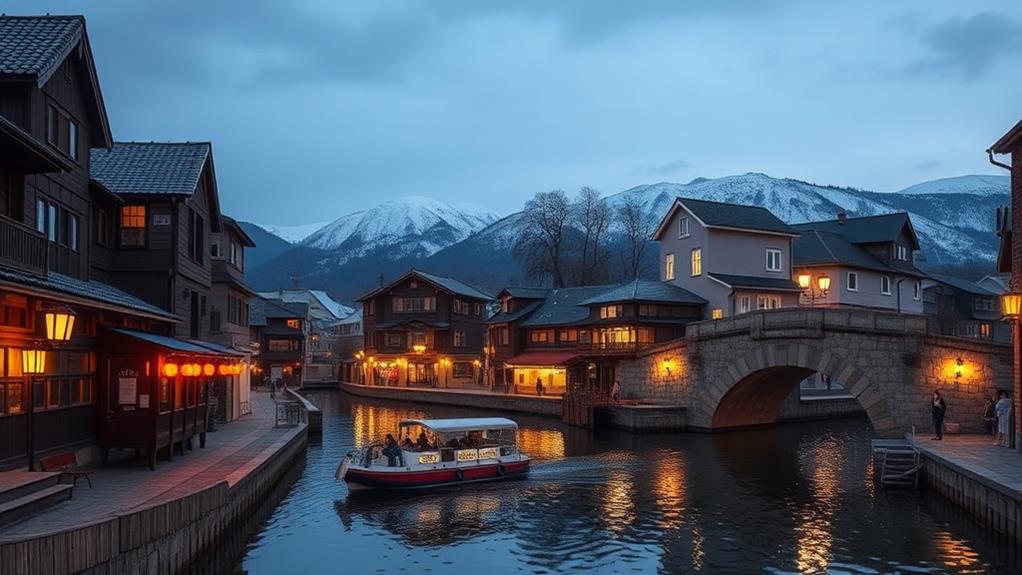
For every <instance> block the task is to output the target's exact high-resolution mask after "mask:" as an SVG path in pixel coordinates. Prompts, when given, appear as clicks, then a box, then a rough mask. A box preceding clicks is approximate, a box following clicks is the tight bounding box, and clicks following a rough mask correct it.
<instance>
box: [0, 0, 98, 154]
mask: <svg viewBox="0 0 1022 575" xmlns="http://www.w3.org/2000/svg"><path fill="white" fill-rule="evenodd" d="M76 48H77V49H78V55H79V56H80V58H81V60H80V64H81V70H82V72H83V79H84V80H85V83H86V84H88V87H87V90H88V91H87V94H86V100H87V101H88V103H89V105H90V107H91V110H90V113H91V114H92V116H93V120H94V121H95V123H96V126H95V127H94V129H93V130H92V135H93V136H94V138H95V139H94V140H93V141H92V142H91V144H92V145H93V146H95V147H107V146H110V144H111V143H112V142H113V137H112V136H111V135H110V121H109V119H108V118H107V115H106V106H105V105H104V104H103V94H102V92H101V91H100V86H99V78H98V76H97V74H96V66H95V63H94V62H93V59H92V49H91V48H90V47H89V37H88V34H87V33H86V31H85V18H84V17H83V16H7V15H0V78H12V79H25V80H34V81H35V83H36V85H37V86H38V87H39V88H42V87H43V86H44V85H46V82H48V81H49V79H50V77H51V76H52V75H53V73H54V72H55V71H56V70H57V69H58V68H59V67H60V64H61V63H62V62H64V60H66V59H67V58H68V56H71V55H72V54H73V53H74V52H75V49H76Z"/></svg>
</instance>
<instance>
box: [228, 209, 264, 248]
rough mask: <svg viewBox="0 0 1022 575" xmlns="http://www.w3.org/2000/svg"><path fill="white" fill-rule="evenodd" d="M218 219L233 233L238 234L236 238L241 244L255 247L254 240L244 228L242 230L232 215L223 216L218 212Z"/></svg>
mask: <svg viewBox="0 0 1022 575" xmlns="http://www.w3.org/2000/svg"><path fill="white" fill-rule="evenodd" d="M220 220H221V221H223V223H224V225H226V226H227V227H228V228H229V229H230V230H231V232H232V233H234V235H236V236H238V238H240V239H241V244H242V245H244V246H245V247H246V248H254V247H256V244H255V240H253V239H252V237H251V236H249V235H248V234H247V233H245V230H243V229H242V228H241V226H239V225H238V221H237V220H235V219H234V218H232V217H229V216H225V215H223V214H220Z"/></svg>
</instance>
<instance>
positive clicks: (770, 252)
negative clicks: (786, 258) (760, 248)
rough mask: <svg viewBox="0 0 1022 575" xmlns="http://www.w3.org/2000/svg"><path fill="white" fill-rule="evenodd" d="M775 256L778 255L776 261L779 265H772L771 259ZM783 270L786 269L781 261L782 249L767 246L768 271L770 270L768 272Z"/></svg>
mask: <svg viewBox="0 0 1022 575" xmlns="http://www.w3.org/2000/svg"><path fill="white" fill-rule="evenodd" d="M774 257H776V259H777V262H776V263H777V267H770V264H771V260H772V259H774ZM783 270H784V266H783V264H782V262H781V250H779V249H777V248H767V249H766V271H768V272H779V271H783Z"/></svg>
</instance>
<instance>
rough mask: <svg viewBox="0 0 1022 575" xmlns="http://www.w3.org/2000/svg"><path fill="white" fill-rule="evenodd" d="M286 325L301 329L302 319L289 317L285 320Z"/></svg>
mask: <svg viewBox="0 0 1022 575" xmlns="http://www.w3.org/2000/svg"><path fill="white" fill-rule="evenodd" d="M287 327H289V328H291V329H301V328H302V320H300V319H289V320H287Z"/></svg>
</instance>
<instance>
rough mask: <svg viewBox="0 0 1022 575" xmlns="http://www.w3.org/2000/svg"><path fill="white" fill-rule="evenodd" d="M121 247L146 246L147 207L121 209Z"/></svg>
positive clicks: (123, 207) (125, 207)
mask: <svg viewBox="0 0 1022 575" xmlns="http://www.w3.org/2000/svg"><path fill="white" fill-rule="evenodd" d="M121 245H122V246H140V247H141V246H145V206H122V207H121Z"/></svg>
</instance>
